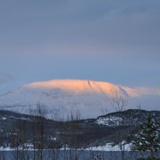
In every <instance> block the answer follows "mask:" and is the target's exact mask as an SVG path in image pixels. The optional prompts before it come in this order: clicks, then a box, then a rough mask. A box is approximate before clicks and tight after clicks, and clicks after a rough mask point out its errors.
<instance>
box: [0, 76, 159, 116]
mask: <svg viewBox="0 0 160 160" xmlns="http://www.w3.org/2000/svg"><path fill="white" fill-rule="evenodd" d="M155 95H156V100H157V104H159V103H160V101H159V96H160V90H159V89H155V90H154V89H153V88H151V90H150V88H131V87H126V86H121V85H115V84H112V83H109V82H97V81H93V80H72V79H67V80H50V81H44V82H34V83H29V84H25V85H22V86H21V87H19V88H17V89H15V90H11V91H10V92H8V93H7V94H1V95H0V109H4V108H5V109H6V110H11V111H17V112H20V113H29V111H30V108H31V109H33V110H35V109H36V106H37V104H38V103H39V104H43V105H44V106H46V109H47V112H48V114H50V116H53V115H54V116H55V115H56V116H59V117H60V118H62V119H66V118H67V117H68V115H69V114H70V113H71V111H72V113H74V114H78V113H79V112H81V116H82V118H92V117H96V116H99V115H101V113H102V109H104V108H106V110H107V111H108V112H111V111H114V110H115V108H114V106H113V104H111V101H112V100H113V98H124V99H127V101H128V102H129V105H128V106H127V108H126V109H130V108H135V107H136V104H137V103H139V102H140V101H142V100H143V99H141V98H145V100H143V102H146V104H149V103H148V102H150V104H151V105H153V106H155V105H154V104H152V101H154V100H152V101H150V100H149V97H150V96H153V97H155ZM116 96H117V97H116ZM155 107H156V106H155ZM144 109H150V107H148V108H144ZM153 109H156V108H153ZM51 114H52V115H51Z"/></svg>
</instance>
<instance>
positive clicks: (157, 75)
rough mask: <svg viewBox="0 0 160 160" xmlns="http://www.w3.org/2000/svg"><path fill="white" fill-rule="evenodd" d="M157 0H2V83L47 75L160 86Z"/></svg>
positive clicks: (8, 84) (159, 3)
mask: <svg viewBox="0 0 160 160" xmlns="http://www.w3.org/2000/svg"><path fill="white" fill-rule="evenodd" d="M159 52H160V0H134V1H133V0H100V1H99V0H27V1H23V0H14V1H13V0H1V1H0V87H1V89H5V88H9V87H12V86H18V85H21V84H24V83H30V82H34V81H44V80H50V79H91V80H98V81H108V82H112V83H115V84H121V85H126V86H151V87H159V86H160V53H159Z"/></svg>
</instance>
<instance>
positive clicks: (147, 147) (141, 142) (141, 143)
mask: <svg viewBox="0 0 160 160" xmlns="http://www.w3.org/2000/svg"><path fill="white" fill-rule="evenodd" d="M133 149H134V150H138V151H150V152H151V156H150V157H151V158H152V159H153V158H154V156H155V155H154V153H155V152H157V151H159V150H160V128H159V125H157V124H156V123H155V121H154V119H153V117H152V116H151V115H150V114H149V115H148V116H147V118H146V120H145V122H144V123H143V124H142V125H141V130H140V133H139V134H137V135H136V136H135V141H133Z"/></svg>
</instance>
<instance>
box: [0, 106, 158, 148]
mask: <svg viewBox="0 0 160 160" xmlns="http://www.w3.org/2000/svg"><path fill="white" fill-rule="evenodd" d="M149 113H150V114H151V115H152V116H153V118H154V119H155V121H156V123H158V124H160V111H145V110H133V109H130V110H126V111H123V112H113V113H110V114H107V115H103V116H100V117H98V118H96V119H84V120H75V119H70V121H66V122H58V121H54V120H50V119H45V118H42V117H39V116H37V115H35V116H33V115H24V114H18V113H15V112H11V111H4V110H0V139H1V141H0V146H7V145H8V146H9V147H15V145H16V143H15V141H16V140H20V142H19V145H21V146H23V145H24V144H28V143H29V144H30V147H31V146H32V145H31V144H33V139H32V138H33V137H34V136H35V135H36V138H38V137H41V136H40V133H41V127H43V132H42V133H43V138H44V147H45V148H49V147H55V148H61V147H63V146H64V145H66V144H67V146H69V147H76V148H80V147H83V148H87V147H90V146H103V145H105V144H106V143H113V144H118V143H120V142H122V141H126V142H127V143H130V142H131V141H132V138H133V136H134V135H135V134H136V133H137V132H139V125H140V123H143V122H144V119H145V118H146V116H147V115H148V114H149ZM36 141H39V140H38V139H36ZM29 144H28V145H29ZM37 147H38V146H37Z"/></svg>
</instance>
